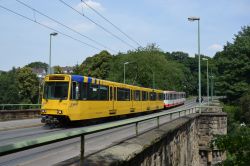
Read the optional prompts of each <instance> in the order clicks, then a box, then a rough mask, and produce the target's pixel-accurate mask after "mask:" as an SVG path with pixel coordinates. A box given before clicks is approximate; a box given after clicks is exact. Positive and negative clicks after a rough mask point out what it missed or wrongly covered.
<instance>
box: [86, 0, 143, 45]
mask: <svg viewBox="0 0 250 166" xmlns="http://www.w3.org/2000/svg"><path fill="white" fill-rule="evenodd" d="M81 2H82V3H84V4H85V5H86V6H87V7H89V8H90V9H91V10H93V11H94V12H95V13H96V14H97V15H99V16H100V17H101V18H102V19H104V20H105V21H107V22H108V23H109V24H111V25H112V26H113V27H115V28H116V29H117V30H118V31H119V32H121V33H122V34H123V35H125V36H126V37H127V38H128V39H129V40H131V41H133V42H134V43H136V44H137V45H138V46H140V47H142V46H141V45H140V43H139V42H137V41H136V40H135V39H133V38H132V37H130V36H129V35H128V34H126V33H125V32H123V31H122V30H121V29H120V28H119V27H118V26H116V25H115V24H114V23H112V22H111V21H110V20H108V19H107V18H106V17H104V16H103V15H102V14H101V13H100V12H98V11H97V10H96V9H94V8H93V7H91V6H90V5H89V4H88V3H86V2H85V1H84V0H81Z"/></svg>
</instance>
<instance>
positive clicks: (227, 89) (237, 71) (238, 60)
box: [214, 26, 250, 101]
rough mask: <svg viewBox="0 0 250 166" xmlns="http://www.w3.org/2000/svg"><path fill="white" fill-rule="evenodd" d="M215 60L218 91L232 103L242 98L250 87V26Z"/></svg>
mask: <svg viewBox="0 0 250 166" xmlns="http://www.w3.org/2000/svg"><path fill="white" fill-rule="evenodd" d="M214 60H215V61H216V66H217V68H218V78H217V80H216V82H217V84H216V86H217V87H216V89H219V90H220V94H223V95H226V96H227V97H228V99H229V100H230V101H233V100H236V99H238V98H240V97H241V96H242V95H243V94H244V93H245V92H247V91H248V90H249V87H250V86H249V83H250V77H249V73H250V26H246V27H243V28H242V30H241V31H240V32H239V33H238V34H237V35H235V38H234V41H233V43H229V42H228V43H227V44H226V45H225V46H224V49H223V51H221V52H218V53H217V54H216V55H215V57H214Z"/></svg>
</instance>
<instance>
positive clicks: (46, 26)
mask: <svg viewBox="0 0 250 166" xmlns="http://www.w3.org/2000/svg"><path fill="white" fill-rule="evenodd" d="M0 8H2V9H4V10H6V11H8V12H11V13H13V14H15V15H18V16H20V17H22V18H25V19H26V20H29V21H32V22H34V23H36V24H39V25H41V26H43V27H44V28H47V29H50V30H52V31H55V32H57V33H59V34H61V35H63V36H66V37H68V38H70V39H72V40H75V41H77V42H79V43H82V44H84V45H87V46H89V47H91V48H94V49H96V50H98V51H102V50H101V49H100V48H97V47H95V46H93V45H91V44H88V43H86V42H83V41H81V40H79V39H76V38H74V37H72V36H70V35H68V34H65V33H63V32H61V31H59V30H56V29H54V28H52V27H50V26H48V25H45V24H43V23H41V22H38V21H37V20H33V19H31V18H29V17H27V16H24V15H22V14H20V13H17V12H15V11H13V10H11V9H9V8H6V7H4V6H2V5H0Z"/></svg>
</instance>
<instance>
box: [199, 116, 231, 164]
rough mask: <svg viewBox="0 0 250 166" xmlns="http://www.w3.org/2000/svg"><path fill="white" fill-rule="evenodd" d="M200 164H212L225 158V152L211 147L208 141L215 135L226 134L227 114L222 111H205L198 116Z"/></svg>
mask: <svg viewBox="0 0 250 166" xmlns="http://www.w3.org/2000/svg"><path fill="white" fill-rule="evenodd" d="M198 121H199V147H200V150H199V154H200V165H201V166H203V165H204V166H206V165H214V164H216V163H218V162H220V161H222V160H224V159H225V157H226V155H225V153H222V152H221V151H219V150H218V149H211V148H210V144H209V143H210V142H211V140H212V139H213V138H214V136H215V135H225V134H227V115H226V113H223V112H206V113H202V114H201V116H200V117H199V120H198Z"/></svg>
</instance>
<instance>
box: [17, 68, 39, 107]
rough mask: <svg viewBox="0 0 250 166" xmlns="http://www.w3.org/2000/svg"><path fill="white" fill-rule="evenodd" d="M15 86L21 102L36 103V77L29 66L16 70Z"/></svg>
mask: <svg viewBox="0 0 250 166" xmlns="http://www.w3.org/2000/svg"><path fill="white" fill-rule="evenodd" d="M16 79H17V87H18V93H19V95H18V96H19V98H20V102H21V103H36V102H37V98H38V86H39V82H38V78H37V76H36V75H35V74H34V73H32V69H31V68H29V67H24V68H20V69H18V70H17V71H16Z"/></svg>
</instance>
